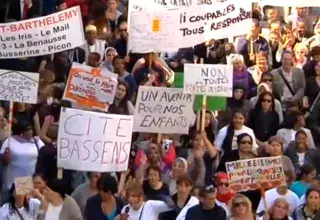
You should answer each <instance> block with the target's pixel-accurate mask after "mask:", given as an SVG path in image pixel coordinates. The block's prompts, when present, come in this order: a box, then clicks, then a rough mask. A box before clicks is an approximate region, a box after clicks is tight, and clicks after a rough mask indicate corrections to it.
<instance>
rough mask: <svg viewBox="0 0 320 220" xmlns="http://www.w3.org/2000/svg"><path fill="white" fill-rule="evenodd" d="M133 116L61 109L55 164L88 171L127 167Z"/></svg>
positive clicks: (105, 170) (65, 167)
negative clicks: (56, 160)
mask: <svg viewBox="0 0 320 220" xmlns="http://www.w3.org/2000/svg"><path fill="white" fill-rule="evenodd" d="M132 127H133V116H127V115H115V114H105V113H97V112H90V111H83V110H77V109H70V108H63V109H62V110H61V115H60V121H59V134H58V144H57V145H58V167H61V168H64V169H70V170H79V171H91V172H121V171H124V170H127V168H128V161H129V155H130V149H131V136H132Z"/></svg>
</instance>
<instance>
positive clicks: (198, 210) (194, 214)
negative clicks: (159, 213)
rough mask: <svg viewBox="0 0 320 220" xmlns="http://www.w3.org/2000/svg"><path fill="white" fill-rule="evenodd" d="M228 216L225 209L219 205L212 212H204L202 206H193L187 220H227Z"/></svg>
mask: <svg viewBox="0 0 320 220" xmlns="http://www.w3.org/2000/svg"><path fill="white" fill-rule="evenodd" d="M226 218H227V214H226V212H225V211H224V209H223V208H221V207H220V206H218V205H217V204H216V205H215V206H214V207H213V209H211V210H203V209H202V207H201V204H200V205H196V206H193V207H192V208H190V209H189V210H188V212H187V215H186V218H185V220H195V219H201V220H206V219H210V220H211V219H214V220H225V219H226Z"/></svg>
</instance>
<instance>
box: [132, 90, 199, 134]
mask: <svg viewBox="0 0 320 220" xmlns="http://www.w3.org/2000/svg"><path fill="white" fill-rule="evenodd" d="M193 100H194V96H193V95H190V94H183V89H178V88H157V87H148V86H140V87H139V91H138V96H137V102H136V107H135V113H134V131H136V132H148V133H163V134H188V132H189V126H190V124H191V123H192V119H193V116H194V113H193V110H192V106H193Z"/></svg>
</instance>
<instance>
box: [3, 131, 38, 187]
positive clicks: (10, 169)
mask: <svg viewBox="0 0 320 220" xmlns="http://www.w3.org/2000/svg"><path fill="white" fill-rule="evenodd" d="M19 140H20V137H15V136H13V137H12V138H11V139H10V151H11V162H10V163H9V165H8V166H7V167H6V168H5V169H4V170H3V180H4V183H3V187H4V188H5V189H7V190H8V189H10V188H11V186H12V184H13V179H14V178H17V177H23V176H31V175H32V174H34V172H35V168H36V163H37V158H38V149H37V146H36V145H35V143H34V140H33V139H31V140H30V141H25V140H24V141H23V142H20V141H19ZM36 140H37V143H38V147H39V150H40V149H41V147H43V146H44V143H43V142H42V141H41V140H40V139H39V138H36ZM7 147H8V139H7V140H5V141H4V143H3V145H2V147H1V150H0V154H3V153H4V152H5V150H6V148H7Z"/></svg>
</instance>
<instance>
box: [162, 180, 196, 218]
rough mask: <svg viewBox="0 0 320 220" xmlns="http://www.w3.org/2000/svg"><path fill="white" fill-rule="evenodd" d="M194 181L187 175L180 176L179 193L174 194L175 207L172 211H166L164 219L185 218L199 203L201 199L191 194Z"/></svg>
mask: <svg viewBox="0 0 320 220" xmlns="http://www.w3.org/2000/svg"><path fill="white" fill-rule="evenodd" d="M192 187H193V183H192V181H191V179H190V178H189V177H188V176H186V175H183V176H180V177H179V179H178V180H177V193H176V194H174V195H173V196H172V198H171V199H172V202H173V204H174V208H173V210H172V211H169V212H167V213H164V214H163V215H162V216H161V217H162V219H168V220H183V219H185V217H186V214H187V212H188V210H189V209H190V208H191V207H193V206H195V205H198V204H199V200H198V199H197V198H196V197H194V196H192V195H191V190H192Z"/></svg>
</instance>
